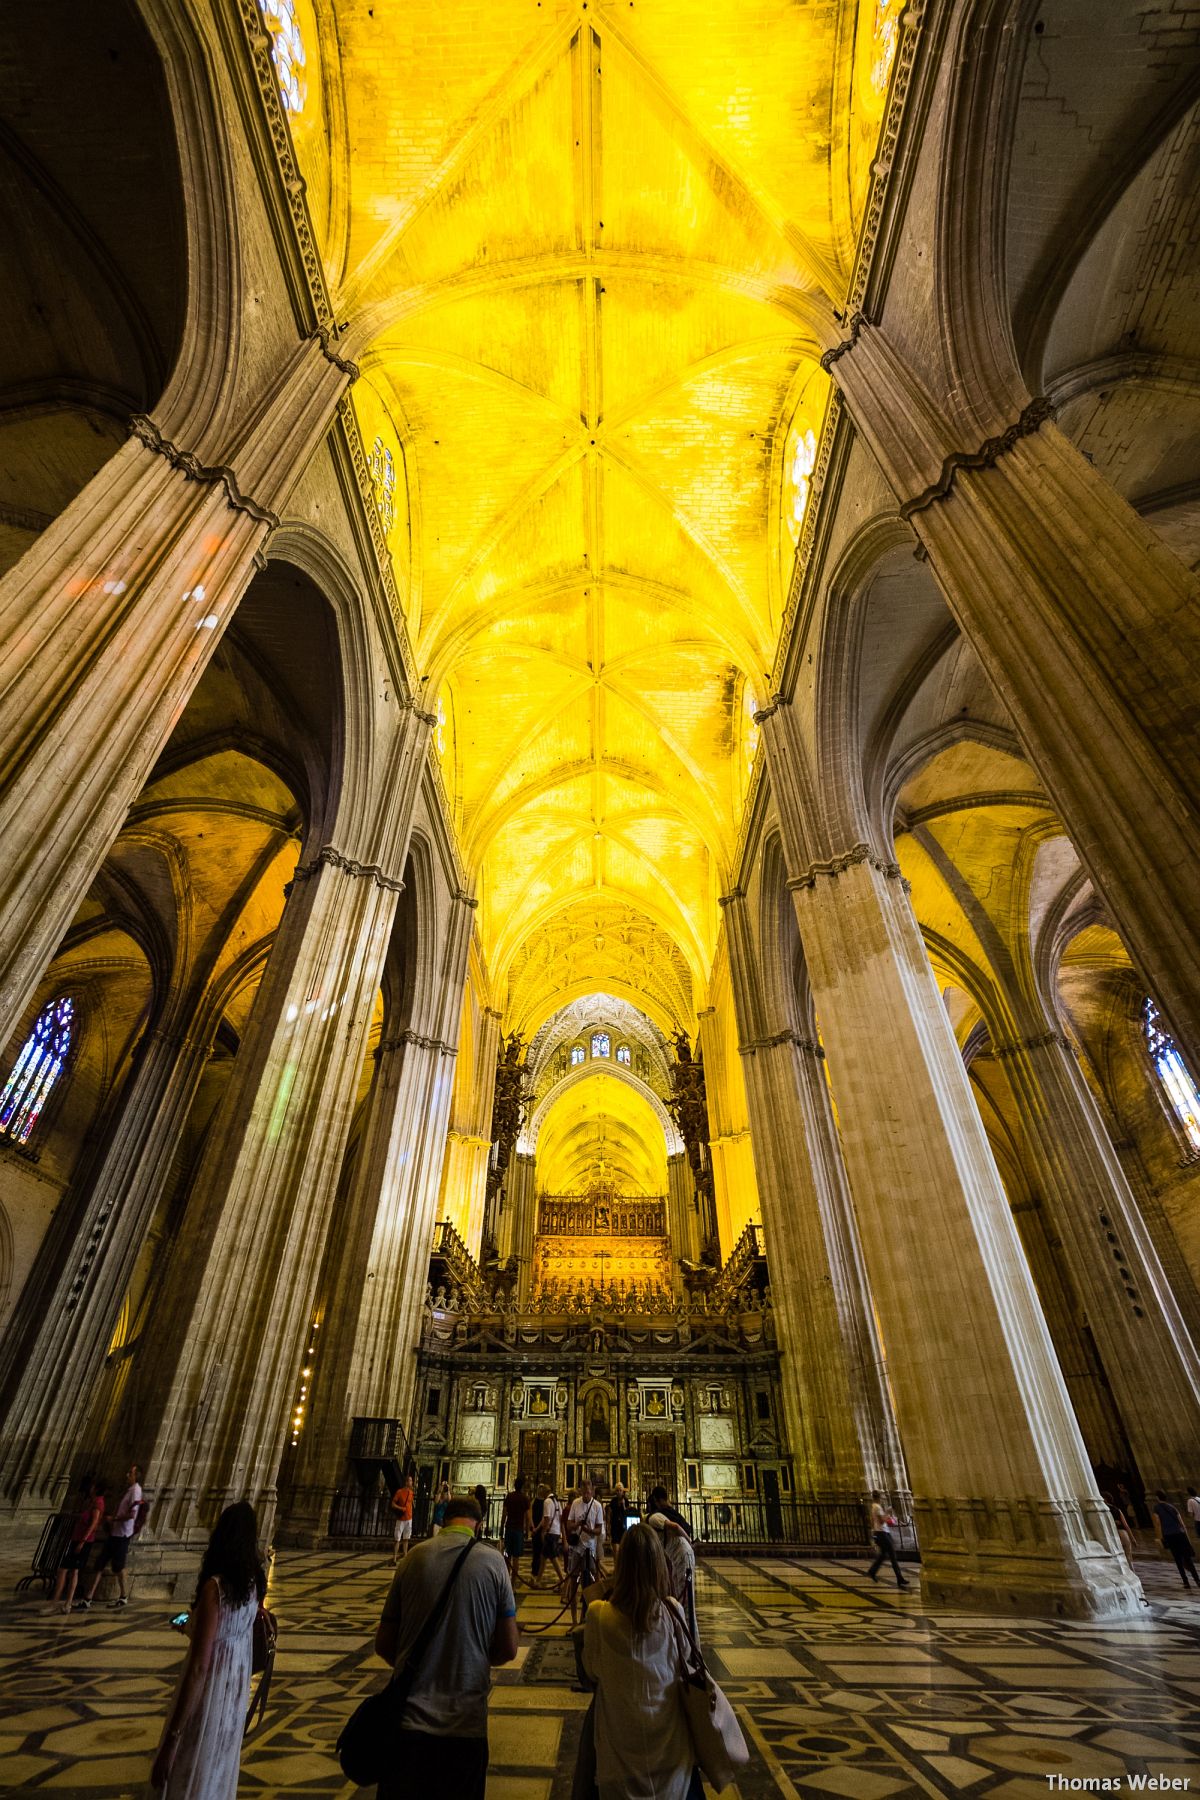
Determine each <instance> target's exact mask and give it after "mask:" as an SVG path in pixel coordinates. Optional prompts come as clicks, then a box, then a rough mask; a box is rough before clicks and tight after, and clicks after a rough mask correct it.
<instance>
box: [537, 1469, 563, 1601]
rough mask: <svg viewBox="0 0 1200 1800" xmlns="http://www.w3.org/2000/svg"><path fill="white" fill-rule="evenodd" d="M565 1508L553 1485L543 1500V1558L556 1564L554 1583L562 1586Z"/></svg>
mask: <svg viewBox="0 0 1200 1800" xmlns="http://www.w3.org/2000/svg"><path fill="white" fill-rule="evenodd" d="M562 1529H563V1509H562V1501H561V1500H560V1499H559V1498H558V1496H557V1495H556V1494H555V1492H554V1487H553V1485H551V1487H550V1488H549V1490H548V1491H547V1494H546V1498H545V1500H544V1501H543V1502H542V1525H541V1531H542V1559H543V1563H553V1564H554V1575H553V1585H554V1586H555V1587H558V1588H561V1587H562V1584H563V1581H564V1579H565V1576H564V1572H563V1553H562Z"/></svg>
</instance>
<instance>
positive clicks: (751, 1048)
mask: <svg viewBox="0 0 1200 1800" xmlns="http://www.w3.org/2000/svg"><path fill="white" fill-rule="evenodd" d="M780 1044H792V1045H794V1046H795V1048H796V1049H797V1050H799V1051H800V1053H801V1055H803V1056H815V1057H817V1058H818V1059H820V1060H821V1061H823V1060H824V1057H825V1052H824V1050H822V1048H821V1046H820V1044H818V1043H816V1042H815V1041H814V1040H813V1039H812V1038H804V1037H801V1036H800V1033H799V1032H798V1031H793V1030H792V1029H791V1027H790V1026H789V1027H788V1028H787V1030H786V1031H777V1032H775V1033H774V1035H773V1036H772V1037H761V1038H750V1039H748V1040H747V1042H746V1043H744V1044H739V1045H738V1055H739V1056H757V1054H758V1052H759V1051H760V1050H775V1049H778V1047H779V1045H780Z"/></svg>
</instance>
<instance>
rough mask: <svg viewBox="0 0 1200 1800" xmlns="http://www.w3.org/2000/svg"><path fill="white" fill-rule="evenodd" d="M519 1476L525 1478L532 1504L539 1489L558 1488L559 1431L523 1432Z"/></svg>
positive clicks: (526, 1489) (526, 1490)
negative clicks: (543, 1487)
mask: <svg viewBox="0 0 1200 1800" xmlns="http://www.w3.org/2000/svg"><path fill="white" fill-rule="evenodd" d="M517 1473H518V1474H520V1475H523V1476H524V1477H525V1492H526V1493H527V1494H528V1495H529V1499H530V1503H531V1504H532V1502H533V1499H534V1497H535V1495H536V1494H537V1491H538V1488H539V1487H542V1486H543V1485H544V1486H546V1487H549V1488H554V1487H557V1486H558V1433H557V1431H523V1432H522V1433H521V1454H520V1458H519V1468H518V1471H517Z"/></svg>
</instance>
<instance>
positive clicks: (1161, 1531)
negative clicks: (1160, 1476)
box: [1150, 1488, 1200, 1589]
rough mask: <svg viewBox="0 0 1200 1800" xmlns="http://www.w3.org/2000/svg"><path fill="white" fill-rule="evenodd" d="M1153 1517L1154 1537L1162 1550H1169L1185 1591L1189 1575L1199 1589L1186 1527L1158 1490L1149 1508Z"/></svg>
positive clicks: (1198, 1580) (1199, 1583) (1176, 1511)
mask: <svg viewBox="0 0 1200 1800" xmlns="http://www.w3.org/2000/svg"><path fill="white" fill-rule="evenodd" d="M1150 1511H1151V1512H1152V1513H1153V1515H1154V1535H1155V1537H1156V1538H1157V1539H1158V1541H1159V1543H1160V1544H1161V1545H1162V1547H1163V1549H1164V1550H1169V1551H1170V1553H1171V1555H1172V1556H1173V1557H1174V1558H1175V1567H1176V1568H1177V1569H1178V1570H1179V1579H1180V1581H1182V1583H1183V1585H1184V1588H1185V1589H1186V1587H1187V1584H1188V1576H1189V1575H1190V1576H1191V1578H1192V1580H1193V1581H1194V1582H1195V1584H1196V1586H1197V1587H1198V1588H1200V1575H1198V1574H1197V1573H1196V1558H1195V1557H1194V1556H1193V1554H1192V1544H1191V1539H1190V1538H1189V1537H1188V1534H1187V1526H1186V1525H1185V1524H1184V1522H1183V1520H1182V1518H1181V1517H1180V1514H1179V1509H1178V1507H1175V1506H1172V1504H1171V1502H1170V1501H1169V1500H1168V1499H1167V1496H1166V1495H1165V1494H1164V1493H1163V1491H1162V1489H1161V1488H1159V1490H1158V1492H1157V1493H1156V1494H1155V1496H1154V1505H1153V1506H1152V1507H1151V1508H1150Z"/></svg>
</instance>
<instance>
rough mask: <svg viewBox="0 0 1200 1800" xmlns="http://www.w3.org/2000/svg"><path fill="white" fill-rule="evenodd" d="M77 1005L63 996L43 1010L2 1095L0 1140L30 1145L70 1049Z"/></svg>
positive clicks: (0, 1101) (0, 1100)
mask: <svg viewBox="0 0 1200 1800" xmlns="http://www.w3.org/2000/svg"><path fill="white" fill-rule="evenodd" d="M74 1022H75V1003H74V1001H73V1000H72V999H71V998H70V996H69V995H67V994H63V995H62V996H61V997H60V998H59V999H57V1000H52V1001H51V1002H50V1004H49V1006H44V1007H43V1008H42V1010H41V1012H40V1013H39V1014H38V1016H37V1018H36V1019H35V1020H34V1022H33V1030H32V1031H31V1032H30V1034H29V1036H28V1037H27V1038H26V1039H25V1042H24V1044H23V1045H22V1047H21V1054H20V1055H19V1056H18V1057H17V1060H16V1062H15V1063H14V1064H13V1067H12V1072H11V1074H10V1075H9V1077H8V1080H7V1081H6V1082H5V1084H4V1092H3V1094H0V1137H6V1138H11V1139H12V1141H13V1143H15V1144H27V1143H28V1142H29V1134H30V1132H31V1131H32V1130H33V1128H34V1126H35V1125H36V1124H37V1122H38V1120H39V1119H40V1118H41V1116H42V1111H43V1108H44V1107H45V1104H46V1101H47V1100H48V1099H49V1097H50V1090H51V1089H52V1088H53V1086H54V1084H55V1082H56V1081H57V1080H58V1078H59V1076H60V1075H61V1074H62V1071H63V1064H64V1063H65V1062H66V1060H67V1052H68V1050H69V1049H70V1048H71V1029H72V1026H73V1025H74Z"/></svg>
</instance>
